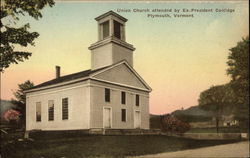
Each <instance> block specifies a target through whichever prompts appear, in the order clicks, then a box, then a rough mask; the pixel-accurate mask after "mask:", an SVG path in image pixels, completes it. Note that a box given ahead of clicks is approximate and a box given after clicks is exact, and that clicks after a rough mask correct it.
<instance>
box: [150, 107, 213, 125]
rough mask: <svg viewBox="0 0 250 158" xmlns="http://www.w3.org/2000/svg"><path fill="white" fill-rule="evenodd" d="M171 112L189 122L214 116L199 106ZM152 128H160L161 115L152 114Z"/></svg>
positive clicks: (205, 119)
mask: <svg viewBox="0 0 250 158" xmlns="http://www.w3.org/2000/svg"><path fill="white" fill-rule="evenodd" d="M171 114H172V115H174V116H175V117H177V118H178V119H180V120H182V121H185V122H189V123H191V122H206V121H211V119H212V117H213V113H212V112H208V111H205V110H203V109H201V108H200V107H199V106H191V107H190V108H188V109H185V110H176V111H174V112H172V113H171ZM165 115H166V114H165ZM150 128H151V129H152V128H153V129H155V128H158V129H159V128H160V115H152V114H150Z"/></svg>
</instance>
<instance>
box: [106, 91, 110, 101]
mask: <svg viewBox="0 0 250 158" xmlns="http://www.w3.org/2000/svg"><path fill="white" fill-rule="evenodd" d="M105 102H110V89H108V88H105Z"/></svg>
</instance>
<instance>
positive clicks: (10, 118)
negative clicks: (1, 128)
mask: <svg viewBox="0 0 250 158" xmlns="http://www.w3.org/2000/svg"><path fill="white" fill-rule="evenodd" d="M3 119H4V120H5V121H7V122H10V123H17V122H18V121H19V119H20V112H18V111H16V110H13V109H10V110H7V111H5V112H4V113H3Z"/></svg>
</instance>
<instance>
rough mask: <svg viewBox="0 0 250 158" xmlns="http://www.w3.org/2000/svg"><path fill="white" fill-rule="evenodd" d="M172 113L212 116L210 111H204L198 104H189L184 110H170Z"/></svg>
mask: <svg viewBox="0 0 250 158" xmlns="http://www.w3.org/2000/svg"><path fill="white" fill-rule="evenodd" d="M171 114H173V115H192V116H212V115H213V113H212V112H208V111H205V110H203V109H201V108H200V107H199V106H191V107H190V108H188V109H185V110H176V111H174V112H172V113H171Z"/></svg>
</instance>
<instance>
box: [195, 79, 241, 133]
mask: <svg viewBox="0 0 250 158" xmlns="http://www.w3.org/2000/svg"><path fill="white" fill-rule="evenodd" d="M235 100H236V99H235V93H234V91H233V90H232V88H231V86H230V85H229V84H225V85H218V86H212V87H211V88H209V89H207V90H205V91H203V92H201V94H200V97H199V100H198V101H199V105H200V106H201V108H203V109H204V110H208V111H212V112H213V113H214V117H215V119H216V131H217V132H218V131H219V121H220V119H221V115H222V114H223V109H224V108H225V107H228V106H231V105H233V104H234V103H235ZM231 107H232V106H231ZM232 110H233V109H232Z"/></svg>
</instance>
